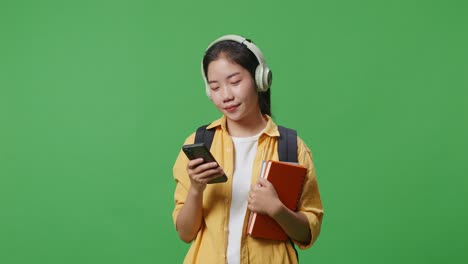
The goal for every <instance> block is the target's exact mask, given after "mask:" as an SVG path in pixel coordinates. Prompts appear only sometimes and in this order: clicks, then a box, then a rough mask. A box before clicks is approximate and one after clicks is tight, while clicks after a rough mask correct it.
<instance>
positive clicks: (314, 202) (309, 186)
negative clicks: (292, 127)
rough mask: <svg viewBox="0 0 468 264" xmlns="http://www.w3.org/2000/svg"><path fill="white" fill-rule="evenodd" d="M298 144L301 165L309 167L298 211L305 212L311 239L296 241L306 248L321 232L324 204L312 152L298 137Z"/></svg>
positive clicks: (300, 246) (301, 247) (302, 247)
mask: <svg viewBox="0 0 468 264" xmlns="http://www.w3.org/2000/svg"><path fill="white" fill-rule="evenodd" d="M297 146H298V162H299V164H300V165H302V166H305V167H306V168H307V177H306V179H305V182H304V187H303V191H302V195H301V199H300V202H299V205H298V211H299V212H300V213H302V214H304V215H305V216H306V218H307V220H308V222H309V232H310V237H311V239H310V241H309V243H307V244H303V243H301V242H299V241H294V243H295V244H296V245H298V246H299V248H300V249H306V248H309V247H311V246H312V244H313V243H314V242H315V241H316V240H317V237H318V236H319V234H320V227H321V224H322V218H323V206H322V201H321V199H320V192H319V188H318V183H317V177H316V175H315V167H314V163H313V161H312V153H311V151H310V149H309V148H308V147H307V145H306V144H305V143H304V141H302V139H300V138H299V137H298V138H297Z"/></svg>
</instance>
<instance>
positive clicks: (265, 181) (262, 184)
mask: <svg viewBox="0 0 468 264" xmlns="http://www.w3.org/2000/svg"><path fill="white" fill-rule="evenodd" d="M257 183H258V184H260V186H268V185H270V184H271V183H270V182H269V181H268V180H267V179H264V178H260V179H258V182H257Z"/></svg>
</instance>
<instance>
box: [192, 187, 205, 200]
mask: <svg viewBox="0 0 468 264" xmlns="http://www.w3.org/2000/svg"><path fill="white" fill-rule="evenodd" d="M203 191H204V189H200V188H195V187H194V186H193V185H192V186H190V189H189V193H188V196H189V197H190V198H191V199H201V198H203Z"/></svg>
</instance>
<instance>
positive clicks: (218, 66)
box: [207, 55, 260, 121]
mask: <svg viewBox="0 0 468 264" xmlns="http://www.w3.org/2000/svg"><path fill="white" fill-rule="evenodd" d="M207 81H208V84H209V86H210V94H211V100H212V101H213V103H214V104H215V106H216V107H217V108H218V109H219V111H221V112H222V113H223V114H224V115H225V116H226V117H227V118H228V119H230V120H231V121H242V120H245V118H246V117H249V116H250V115H255V114H258V113H260V107H259V104H258V94H257V91H256V87H255V82H254V80H253V78H252V76H251V75H250V73H249V72H248V71H247V70H246V69H244V68H243V67H242V66H240V65H239V64H236V63H234V62H231V61H229V60H227V59H226V58H225V57H224V56H222V55H221V56H220V57H219V58H218V59H217V60H214V61H212V62H210V64H208V69H207Z"/></svg>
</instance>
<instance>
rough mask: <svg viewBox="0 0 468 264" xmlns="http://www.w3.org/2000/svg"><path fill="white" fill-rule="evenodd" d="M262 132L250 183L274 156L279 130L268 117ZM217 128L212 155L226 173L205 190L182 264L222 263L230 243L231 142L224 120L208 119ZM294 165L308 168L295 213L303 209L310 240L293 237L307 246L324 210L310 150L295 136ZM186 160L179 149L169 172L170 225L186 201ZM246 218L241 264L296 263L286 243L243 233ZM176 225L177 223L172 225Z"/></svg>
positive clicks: (188, 184)
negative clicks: (171, 180) (198, 219)
mask: <svg viewBox="0 0 468 264" xmlns="http://www.w3.org/2000/svg"><path fill="white" fill-rule="evenodd" d="M266 117H267V118H268V123H267V126H266V128H265V130H264V132H263V133H262V134H261V135H260V137H259V139H258V147H257V153H256V156H255V160H254V167H253V171H252V177H251V183H252V184H255V183H256V182H257V180H258V177H259V175H260V167H261V163H262V161H263V160H278V150H277V149H278V141H277V138H278V137H279V131H278V127H277V126H276V124H275V123H274V122H273V120H272V119H271V118H270V117H269V116H266ZM214 127H216V131H215V135H214V138H213V143H212V146H211V150H210V151H211V153H212V154H213V156H214V157H215V158H216V160H217V161H218V163H219V165H220V166H221V167H222V168H223V170H224V172H225V173H226V175H227V176H228V181H227V182H225V183H218V184H209V185H208V186H207V187H206V189H205V192H204V194H203V222H202V226H201V228H200V230H199V231H198V234H197V236H196V238H195V240H194V241H192V245H191V247H190V249H189V251H188V253H187V255H186V256H185V260H184V263H207V264H211V263H226V251H227V241H228V231H229V230H228V224H229V223H228V222H229V209H230V202H231V189H232V179H231V177H232V175H233V172H234V171H233V170H234V145H233V143H232V139H231V136H230V135H229V134H228V132H227V129H226V118H225V117H224V116H223V117H222V118H220V119H218V120H216V121H214V122H213V123H211V124H210V125H209V126H208V127H207V129H210V128H214ZM194 139H195V133H193V134H191V135H190V136H189V137H188V138H187V139H186V140H185V143H184V144H192V143H194ZM297 139H298V140H297V147H298V163H299V164H300V165H302V166H305V167H306V168H307V177H306V180H305V184H304V189H303V192H302V195H301V199H300V201H299V204H298V207H297V208H298V211H299V212H301V213H303V214H304V215H305V216H306V217H307V219H308V222H309V228H310V234H311V238H312V239H311V241H310V242H309V243H308V244H301V243H299V242H298V241H294V242H295V243H296V244H297V245H298V246H299V248H301V249H305V248H308V247H310V246H311V245H312V244H313V242H314V241H315V240H316V239H317V237H318V235H319V233H320V225H321V222H322V216H323V208H322V202H321V200H320V194H319V189H318V185H317V180H316V177H315V169H314V165H313V162H312V154H311V152H310V150H309V148H308V147H307V146H306V144H305V143H304V142H303V141H302V140H301V139H300V138H299V137H298V138H297ZM187 163H188V159H187V157H186V156H185V154H184V153H183V152H182V151H181V152H180V153H179V156H178V157H177V160H176V162H175V164H174V168H173V172H174V178H175V181H176V188H175V193H174V199H175V208H174V211H173V214H172V217H173V220H174V224H176V219H177V216H178V215H179V212H180V209H181V208H182V206H183V205H184V203H185V200H186V198H187V194H188V191H189V188H190V179H189V176H188V173H187V169H186V168H187ZM249 213H250V211H249V210H248V209H247V213H246V215H245V219H244V227H243V230H244V231H243V234H242V239H241V256H240V260H241V263H245V264H246V263H250V264H254V263H259V264H265V263H282V264H287V263H297V258H296V253H295V251H294V249H293V247H292V245H291V243H290V242H289V241H273V240H266V239H255V238H252V237H250V236H248V235H247V234H246V232H245V230H246V226H247V221H248V216H249ZM176 228H177V227H176Z"/></svg>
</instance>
